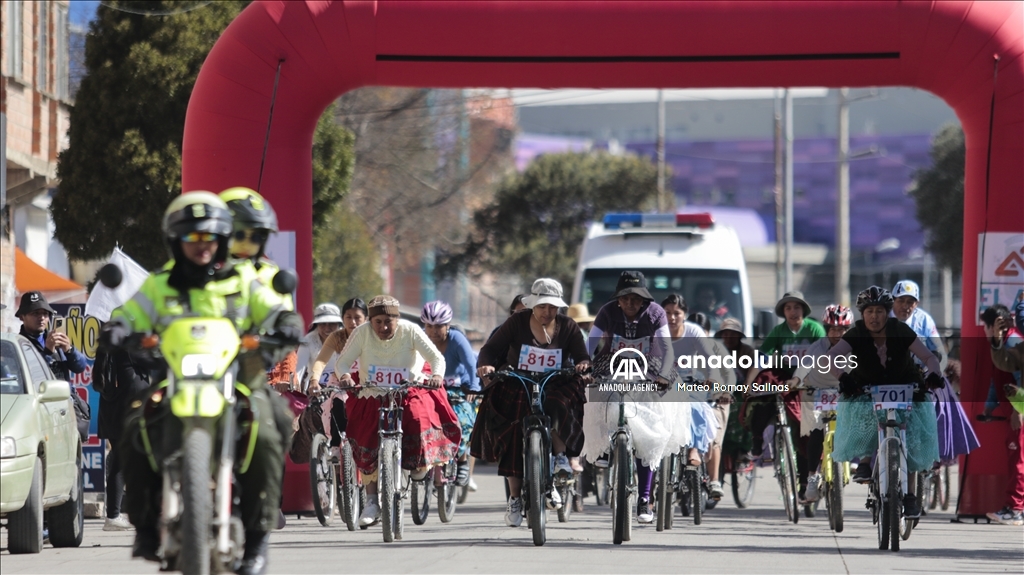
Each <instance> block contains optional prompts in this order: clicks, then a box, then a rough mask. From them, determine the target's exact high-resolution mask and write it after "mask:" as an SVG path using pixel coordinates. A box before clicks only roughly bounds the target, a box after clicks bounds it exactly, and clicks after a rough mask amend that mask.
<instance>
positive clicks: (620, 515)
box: [612, 433, 633, 545]
mask: <svg viewBox="0 0 1024 575" xmlns="http://www.w3.org/2000/svg"><path fill="white" fill-rule="evenodd" d="M612 457H613V458H614V459H613V463H612V465H613V467H614V469H615V477H614V480H615V487H614V492H613V493H612V543H614V544H615V545H622V542H623V541H629V535H630V534H629V530H630V528H631V527H632V525H631V523H632V521H631V520H632V519H633V514H632V513H631V509H630V497H629V481H630V479H632V478H631V477H630V476H629V471H630V469H629V468H630V465H629V459H630V458H631V457H633V454H632V450H631V449H630V448H629V438H628V437H627V436H626V434H625V433H620V434H618V435H616V436H615V443H614V446H613V449H612Z"/></svg>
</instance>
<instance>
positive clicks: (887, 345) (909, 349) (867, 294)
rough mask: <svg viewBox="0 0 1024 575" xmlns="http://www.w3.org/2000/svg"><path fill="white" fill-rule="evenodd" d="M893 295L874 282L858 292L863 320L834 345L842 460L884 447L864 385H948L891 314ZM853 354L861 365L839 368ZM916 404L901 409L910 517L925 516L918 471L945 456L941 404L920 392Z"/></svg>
mask: <svg viewBox="0 0 1024 575" xmlns="http://www.w3.org/2000/svg"><path fill="white" fill-rule="evenodd" d="M892 305H893V297H892V294H890V293H889V292H888V291H887V290H885V289H884V288H880V287H878V286H871V287H869V288H868V289H866V290H864V291H862V292H860V293H859V294H858V295H857V309H858V310H859V311H860V314H861V318H862V319H861V320H860V321H858V322H857V324H856V325H855V326H854V327H853V328H851V329H850V330H849V331H848V332H846V335H844V336H843V339H842V340H841V341H839V343H837V344H836V345H834V346H832V349H830V350H829V352H828V355H829V358H830V360H831V361H830V363H831V366H832V367H831V374H832V376H833V377H836V378H837V379H838V380H839V390H840V392H841V394H842V397H841V398H840V400H839V405H838V408H837V409H836V434H835V450H834V452H833V453H832V457H833V458H834V459H835V460H836V461H850V460H852V459H854V458H856V457H864V456H867V455H871V454H873V453H874V452H875V451H876V450H877V449H878V418H877V416H876V414H875V411H874V406H873V404H872V401H871V397H870V396H869V395H865V393H864V391H865V390H864V388H865V387H867V386H871V385H887V384H911V383H913V384H918V385H920V384H925V385H926V386H927V387H928V388H932V389H939V388H942V387H944V386H945V381H944V380H943V378H942V376H941V375H940V374H941V373H942V370H941V368H940V367H939V360H938V358H936V357H935V355H933V354H932V352H931V351H930V350H929V349H928V348H927V347H926V346H925V344H924V343H923V342H922V341H921V340H920V339H918V337H917V334H916V333H914V330H912V329H910V328H909V327H907V325H906V324H904V323H903V322H901V321H899V320H898V319H896V318H894V317H889V311H891V310H892ZM848 355H853V356H854V357H855V358H856V360H857V365H856V366H855V367H853V369H852V370H851V371H850V372H849V373H845V372H844V371H843V370H842V369H840V368H839V367H837V365H838V364H837V363H836V361H835V360H836V359H837V358H839V357H841V356H848ZM914 356H916V357H917V358H918V359H919V360H920V361H921V362H922V363H923V364H924V365H925V366H926V367H927V370H928V375H927V377H924V378H922V376H921V371H920V370H919V369H918V368H917V366H916V365H914V360H913V357H914ZM914 400H915V401H914V405H913V409H911V410H910V412H909V414H907V412H900V419H901V421H902V422H904V423H906V450H907V471H908V472H909V473H911V474H912V477H911V478H910V480H909V481H908V482H907V483H908V485H909V489H908V491H909V493H907V494H906V495H905V496H904V499H903V514H904V515H905V516H906V517H908V518H915V517H920V516H921V504H920V502H919V501H918V498H917V496H916V495H914V491H915V490H916V484H917V479H916V473H917V472H919V471H925V470H927V469H930V468H931V467H932V464H934V463H935V462H936V461H937V460H938V459H939V443H938V438H937V437H936V435H937V434H936V422H935V407H934V406H933V405H932V404H931V401H930V400H929V399H927V396H926V395H925V394H923V393H921V394H915V397H914Z"/></svg>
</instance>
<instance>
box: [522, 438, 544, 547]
mask: <svg viewBox="0 0 1024 575" xmlns="http://www.w3.org/2000/svg"><path fill="white" fill-rule="evenodd" d="M544 457H548V454H547V453H545V452H544V438H543V436H542V435H541V432H540V431H539V430H534V431H531V432H530V437H529V438H528V439H527V443H526V466H525V467H526V469H525V471H526V490H527V503H528V504H529V506H530V509H529V512H528V514H529V520H530V529H531V530H532V531H533V544H534V545H536V546H538V547H540V546H541V545H544V543H545V542H546V541H547V533H546V528H547V525H546V523H547V509H546V508H545V502H544V482H545V479H547V478H546V477H544V462H543V458H544Z"/></svg>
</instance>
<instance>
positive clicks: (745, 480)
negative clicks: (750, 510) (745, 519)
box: [730, 462, 757, 509]
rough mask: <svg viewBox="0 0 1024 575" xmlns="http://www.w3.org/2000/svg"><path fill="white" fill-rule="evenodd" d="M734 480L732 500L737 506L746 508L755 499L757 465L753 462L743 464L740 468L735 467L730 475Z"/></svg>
mask: <svg viewBox="0 0 1024 575" xmlns="http://www.w3.org/2000/svg"><path fill="white" fill-rule="evenodd" d="M730 479H731V480H732V500H733V501H734V502H736V507H738V508H740V509H746V507H747V505H750V502H751V501H753V499H754V487H755V485H756V484H757V466H756V465H754V463H753V462H747V463H744V464H743V467H742V468H740V469H736V468H735V463H733V471H732V475H731V476H730Z"/></svg>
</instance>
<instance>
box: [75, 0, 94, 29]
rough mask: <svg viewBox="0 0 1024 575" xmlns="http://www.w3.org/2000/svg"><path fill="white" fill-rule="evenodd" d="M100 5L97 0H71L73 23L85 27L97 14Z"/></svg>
mask: <svg viewBox="0 0 1024 575" xmlns="http://www.w3.org/2000/svg"><path fill="white" fill-rule="evenodd" d="M99 5H100V3H99V2H98V1H96V0H71V8H70V10H71V23H72V24H74V25H76V26H81V27H83V28H84V27H85V26H87V25H88V24H89V21H90V20H92V19H93V17H94V16H96V10H97V9H98V8H99Z"/></svg>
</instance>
